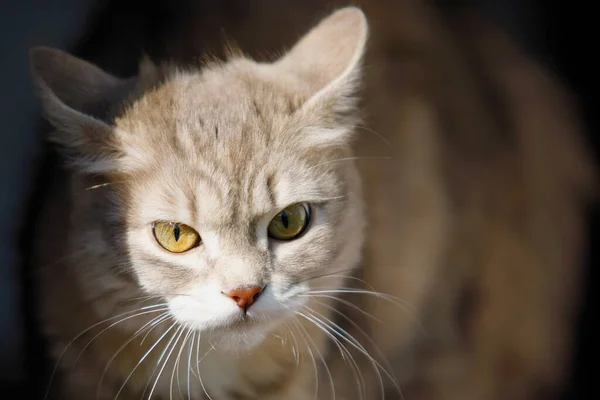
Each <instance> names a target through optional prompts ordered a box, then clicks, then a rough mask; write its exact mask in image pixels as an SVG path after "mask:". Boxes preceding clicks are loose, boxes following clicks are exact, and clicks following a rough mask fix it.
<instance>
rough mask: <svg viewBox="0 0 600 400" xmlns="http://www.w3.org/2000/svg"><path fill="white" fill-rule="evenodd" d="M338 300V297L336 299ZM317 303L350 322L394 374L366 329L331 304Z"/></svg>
mask: <svg viewBox="0 0 600 400" xmlns="http://www.w3.org/2000/svg"><path fill="white" fill-rule="evenodd" d="M334 298H336V297H334ZM314 300H315V301H317V302H318V303H319V304H321V305H322V306H324V307H326V308H328V309H329V310H331V311H332V312H334V313H336V314H337V315H339V316H341V317H342V318H344V319H345V320H346V321H348V322H349V323H350V324H352V326H353V327H354V328H355V329H357V330H358V331H359V332H360V333H361V334H362V335H363V336H364V337H365V338H366V339H367V340H368V341H369V343H370V344H371V346H373V349H374V350H375V351H376V352H377V356H378V357H380V358H381V359H382V360H383V362H384V363H385V367H386V368H387V369H388V370H389V371H390V372H392V373H393V369H392V366H391V365H390V363H389V361H388V360H387V358H386V357H385V355H384V354H383V352H382V351H381V349H380V348H379V347H378V346H377V344H376V343H375V341H374V340H373V339H372V338H371V337H370V336H369V335H368V334H367V332H365V330H364V329H362V328H361V327H360V326H359V325H358V324H357V323H356V322H354V321H353V320H352V319H351V318H350V317H348V316H347V315H346V314H344V313H343V312H341V311H340V310H338V309H336V308H335V307H332V306H330V305H329V304H326V303H325V302H322V301H319V300H318V299H314Z"/></svg>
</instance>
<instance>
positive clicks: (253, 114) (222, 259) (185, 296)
mask: <svg viewBox="0 0 600 400" xmlns="http://www.w3.org/2000/svg"><path fill="white" fill-rule="evenodd" d="M366 37H367V24H366V20H365V17H364V16H363V14H362V12H360V11H359V10H358V9H353V8H348V9H345V10H341V11H338V12H337V13H334V14H333V15H332V16H331V17H329V18H328V19H327V20H325V21H324V22H322V23H321V24H319V25H318V26H317V27H316V28H315V29H314V30H312V31H311V32H310V33H309V34H307V35H306V36H305V37H304V38H303V39H302V40H301V41H299V43H298V44H297V45H296V46H295V47H294V48H293V49H292V50H291V51H290V52H289V53H287V54H286V55H285V56H284V57H283V58H281V59H280V60H279V61H277V62H275V63H270V64H259V63H256V62H253V61H250V60H248V59H245V58H235V59H231V60H229V61H228V62H227V63H225V64H211V65H207V66H204V68H196V69H191V70H187V71H183V70H178V69H177V68H175V67H165V68H160V69H159V68H154V67H152V66H151V65H149V64H148V63H147V62H146V65H145V66H144V68H142V70H143V71H144V73H143V74H142V75H141V76H140V77H138V78H137V79H134V80H119V79H117V78H115V77H112V76H110V75H108V74H107V73H105V72H104V71H102V70H100V69H98V68H96V67H94V66H92V65H90V64H88V63H86V62H84V61H82V60H79V59H76V58H74V57H72V56H70V55H68V54H66V53H63V52H60V51H58V50H52V49H47V48H36V49H34V50H33V51H32V53H31V59H32V65H33V68H34V72H35V74H36V78H37V81H38V84H39V86H40V88H41V90H42V97H43V99H44V104H45V109H46V113H47V115H48V117H49V120H50V121H51V122H52V123H53V125H54V126H55V127H56V128H57V131H56V132H54V133H53V135H52V140H53V141H54V142H56V143H57V144H58V145H59V146H60V147H61V148H62V149H63V152H64V154H66V155H67V157H68V160H69V166H70V175H69V177H68V178H67V179H68V182H67V184H68V187H69V189H70V196H69V197H70V200H71V209H70V210H69V213H70V224H69V227H68V228H67V232H65V235H64V236H63V237H62V238H61V239H62V240H64V241H65V242H66V246H65V248H66V251H65V253H66V255H67V258H68V260H66V261H65V262H62V263H60V264H59V265H58V266H54V267H52V269H51V275H55V274H57V271H61V273H59V276H60V279H61V280H64V281H63V283H61V286H62V287H63V288H64V289H65V290H66V291H67V292H69V296H72V297H73V298H72V300H71V301H70V302H69V303H70V304H69V303H67V304H64V303H62V301H61V302H60V303H58V304H56V303H54V302H52V304H51V303H50V302H47V303H46V302H45V304H44V306H43V318H44V328H45V329H46V331H47V332H48V334H49V336H50V338H51V340H52V342H53V345H54V346H53V348H54V353H55V355H56V356H57V357H58V362H59V366H61V363H62V361H63V358H64V357H61V355H60V354H61V353H60V352H61V351H62V347H63V346H64V344H65V343H67V342H68V341H69V340H70V339H71V338H72V337H73V336H72V333H73V332H72V331H71V328H75V327H77V330H79V328H83V329H85V328H86V324H87V323H88V320H87V318H86V320H85V321H84V320H79V319H77V318H76V312H78V311H77V310H78V309H79V308H80V307H84V308H85V312H86V313H90V314H91V315H92V317H91V318H92V319H106V318H109V319H110V318H112V317H114V316H116V315H122V317H123V318H124V320H122V321H119V320H118V319H115V320H112V319H110V320H109V321H107V323H109V324H110V323H115V324H118V326H115V329H114V331H116V333H109V335H112V336H115V335H116V337H118V338H120V339H116V340H117V341H118V342H119V341H120V342H122V343H119V345H121V344H123V345H124V346H125V347H124V348H118V349H114V348H112V347H111V346H109V345H107V346H106V347H104V348H103V349H102V353H103V354H101V355H100V354H96V355H91V353H88V352H87V351H84V352H82V357H81V359H80V360H77V362H74V364H76V365H75V366H73V370H74V371H76V372H75V374H76V376H77V378H74V379H73V381H74V382H76V383H74V384H68V385H66V387H67V390H68V391H69V392H70V394H69V395H68V396H71V397H73V398H75V397H77V398H81V396H83V397H85V398H92V396H93V395H94V394H95V393H96V392H97V393H98V394H99V395H100V397H101V398H107V399H108V398H113V397H114V396H115V395H116V394H117V393H118V391H119V389H120V386H121V385H122V384H125V383H127V385H126V386H125V387H124V390H127V392H128V393H130V395H131V394H133V393H135V394H136V395H137V396H140V395H142V393H143V389H144V385H145V384H146V383H147V382H148V383H149V385H150V386H149V392H148V394H149V395H151V394H152V395H153V394H156V396H158V397H162V398H166V397H168V396H170V395H171V394H172V392H173V391H174V390H175V388H174V385H173V378H172V377H173V374H175V373H179V371H181V374H182V376H181V377H180V376H178V377H177V381H178V382H179V381H180V380H182V381H183V380H186V382H187V384H188V388H189V389H190V390H191V396H192V398H200V396H203V395H204V393H206V395H207V396H214V397H216V398H231V397H232V396H233V397H235V396H237V397H240V396H241V397H244V398H250V397H251V398H255V397H260V398H266V397H268V396H273V398H282V397H285V398H306V397H307V396H310V392H311V391H310V390H309V386H307V385H309V380H308V379H305V376H306V375H307V374H308V372H310V371H311V369H310V368H311V366H312V365H311V364H309V363H308V360H307V359H306V357H308V354H309V353H307V352H306V351H307V350H303V347H302V343H300V344H298V343H297V339H296V343H294V345H295V346H296V347H294V348H293V347H291V346H292V345H291V343H290V342H289V341H283V342H282V339H281V337H284V336H285V337H287V336H289V335H292V334H293V332H294V331H293V330H292V331H290V329H294V330H296V331H297V334H298V335H299V338H304V337H305V336H307V335H309V332H310V335H309V337H308V338H305V339H304V340H310V342H307V343H310V344H311V345H312V346H310V349H311V350H310V352H311V357H313V355H312V352H316V353H317V354H318V353H321V352H324V351H325V350H324V347H323V346H324V340H323V339H322V338H320V337H319V336H324V335H325V333H318V332H317V331H318V329H317V330H315V326H314V324H311V320H314V318H317V319H319V318H327V317H326V316H328V315H330V314H331V311H328V310H327V309H326V308H325V307H330V306H329V305H328V303H331V301H327V302H319V301H317V300H314V299H311V298H310V297H309V294H310V291H311V289H312V288H313V286H314V283H315V282H317V280H315V279H314V278H316V277H318V276H320V275H324V274H325V275H329V276H330V277H332V278H334V279H332V280H331V281H330V284H331V285H332V288H334V289H335V288H337V287H340V286H342V284H343V280H344V274H348V272H349V271H351V270H352V269H354V268H355V267H356V266H357V264H358V262H359V260H360V251H361V248H362V244H363V233H362V231H363V227H364V216H363V212H362V198H361V196H362V195H361V190H360V182H359V179H358V172H357V170H356V168H355V166H354V163H353V160H352V158H349V155H350V154H351V150H350V147H349V143H350V138H351V136H352V132H353V129H354V125H355V123H356V118H355V113H356V112H355V105H356V101H355V96H354V93H355V91H356V84H357V78H358V76H359V72H360V71H359V67H360V60H361V57H362V53H363V49H364V46H365V43H366ZM96 182H100V183H99V184H98V183H96ZM300 202H307V203H309V204H310V207H311V221H310V225H309V227H308V229H307V231H306V232H305V233H303V234H302V236H301V237H299V238H298V239H296V240H293V241H285V242H283V241H277V240H273V239H270V238H268V237H267V226H268V224H269V222H270V220H271V219H272V218H273V217H275V215H277V214H278V213H279V212H280V211H281V210H283V209H284V208H286V207H288V206H290V205H292V204H295V203H300ZM67 220H69V219H68V218H67V217H65V222H64V223H66V221H67ZM162 220H166V221H176V222H183V223H185V224H187V225H190V226H192V227H194V228H195V229H196V230H197V231H198V232H199V233H200V235H201V238H202V243H201V245H200V246H199V247H198V248H195V249H192V250H191V251H188V252H185V253H181V254H174V253H169V252H168V251H165V250H164V249H162V248H161V247H160V245H159V244H157V242H156V240H155V239H154V237H153V235H152V224H153V223H154V222H155V221H162ZM342 232H347V233H350V232H351V233H352V234H351V236H347V235H344V234H342ZM51 275H47V276H46V278H44V279H43V280H42V281H41V283H42V290H44V291H45V292H46V293H47V295H48V296H52V295H51V292H52V291H53V290H54V289H55V288H56V287H57V285H58V283H57V282H55V279H56V278H55V277H53V276H51ZM67 277H68V278H67ZM247 286H260V287H265V290H264V292H263V293H262V294H261V296H260V298H259V299H258V301H257V302H256V304H254V305H253V306H252V307H251V308H250V309H249V311H248V313H247V314H246V315H245V314H244V313H243V312H242V310H241V309H240V308H239V307H238V306H237V305H236V304H235V302H234V301H232V299H230V298H229V297H227V296H225V295H224V293H227V292H229V291H231V290H234V289H237V288H244V287H247ZM67 288H68V289H67ZM136 300H137V301H136ZM140 300H143V301H140ZM71 306H73V307H76V308H77V309H71V308H70V307H71ZM57 314H59V315H57ZM138 314H139V315H138ZM67 315H68V316H69V317H67V318H68V319H69V321H68V323H67V322H66V321H64V317H65V316H67ZM305 315H306V316H305ZM319 316H320V317H319ZM155 317H156V318H155ZM292 323H293V324H294V325H293V328H290V327H289V326H288V324H292ZM65 324H66V326H65ZM309 325H310V326H309ZM151 328H153V329H151ZM83 329H82V330H83ZM150 331H151V336H150V338H149V339H148V340H146V341H145V344H144V346H141V345H140V343H141V341H142V339H143V336H142V335H143V334H144V335H145V334H146V333H147V332H150ZM92 332H94V330H91V331H90V335H92ZM102 333H104V332H102ZM163 333H165V335H166V334H169V333H170V334H171V336H163ZM96 334H97V333H96ZM92 337H93V336H92ZM130 337H131V339H130ZM169 338H175V341H174V342H172V343H171V342H169V343H171V344H172V346H171V347H169V346H166V347H165V344H166V343H167V341H168V339H169ZM106 339H107V336H105V335H100V336H98V337H97V340H99V341H101V342H102V341H103V340H106ZM113 340H115V339H113ZM290 340H291V339H290ZM94 341H95V339H92V340H91V341H90V340H88V342H87V343H93V342H94ZM101 342H100V343H101ZM154 343H156V346H157V348H156V349H153V348H152V346H153V345H154ZM85 344H86V343H83V345H84V346H85ZM93 344H95V343H93ZM163 348H164V350H165V352H166V356H165V357H164V358H163V360H159V361H163V362H162V363H161V362H158V372H157V374H156V378H154V377H153V374H152V373H148V371H146V373H145V374H142V373H140V376H139V377H138V376H135V377H131V379H130V380H128V379H127V378H128V374H129V372H136V371H134V368H135V366H131V369H127V368H125V365H128V362H129V363H131V362H132V361H135V362H137V361H138V360H142V361H144V357H148V358H149V359H148V360H146V361H147V362H149V361H151V360H153V361H155V362H156V361H157V360H156V354H160V350H161V349H163ZM81 351H82V347H81V346H79V345H77V344H75V343H74V344H73V346H71V347H70V348H69V349H68V350H67V354H66V355H65V356H66V357H70V356H71V355H73V354H75V353H76V352H81ZM182 351H184V358H183V359H184V360H186V359H187V363H186V365H187V367H185V368H180V366H179V364H180V363H181V360H182V358H181V353H182ZM128 352H133V353H134V354H135V357H134V358H132V356H131V354H129V355H126V356H123V357H128V359H127V360H125V361H123V360H121V358H122V357H121V355H122V354H126V353H128ZM173 352H175V354H172V353H173ZM205 353H210V355H209V356H208V357H207V359H206V360H204V361H203V362H202V364H203V365H205V366H206V367H205V368H204V369H206V371H204V369H203V368H200V372H198V373H197V375H198V374H199V375H200V376H202V380H203V382H200V381H199V380H198V379H194V380H193V382H190V374H191V373H192V371H193V369H194V367H195V365H196V364H191V360H192V359H194V360H198V361H197V362H198V363H199V361H200V358H202V354H205ZM145 354H147V356H145ZM113 355H114V357H116V359H115V360H111V357H112V356H113ZM175 355H177V357H176V356H175ZM298 357H301V358H302V360H301V362H300V361H297V363H298V366H297V367H295V364H296V360H295V358H298ZM76 358H77V357H76ZM173 360H175V361H173ZM111 361H113V362H114V365H115V367H114V368H109V369H106V370H104V369H102V368H99V367H100V366H101V365H104V364H107V363H109V362H111ZM111 364H112V362H111ZM165 365H168V368H167V367H165ZM174 366H177V368H174ZM140 367H141V370H144V369H146V370H149V367H147V366H146V365H143V366H142V365H141V364H140ZM164 368H167V370H168V371H169V373H164V374H163V373H162V372H163V370H164ZM290 368H291V369H290ZM171 372H172V373H171ZM68 375H69V374H67V376H68ZM101 381H102V382H101ZM126 381H127V382H126ZM101 383H105V385H100V384H101ZM190 386H191V388H190ZM201 386H204V387H201Z"/></svg>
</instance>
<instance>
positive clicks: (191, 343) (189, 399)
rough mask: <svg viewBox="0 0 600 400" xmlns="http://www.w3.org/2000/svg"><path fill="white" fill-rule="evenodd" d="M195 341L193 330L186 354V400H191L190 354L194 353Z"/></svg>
mask: <svg viewBox="0 0 600 400" xmlns="http://www.w3.org/2000/svg"><path fill="white" fill-rule="evenodd" d="M195 339H196V331H195V330H194V331H193V333H192V338H191V339H190V351H189V354H188V367H187V372H188V374H187V392H188V400H191V399H192V394H191V393H192V392H191V390H190V373H191V371H192V353H193V352H194V341H195Z"/></svg>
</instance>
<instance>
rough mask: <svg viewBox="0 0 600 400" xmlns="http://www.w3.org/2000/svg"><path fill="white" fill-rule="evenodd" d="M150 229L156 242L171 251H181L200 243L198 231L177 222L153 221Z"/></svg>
mask: <svg viewBox="0 0 600 400" xmlns="http://www.w3.org/2000/svg"><path fill="white" fill-rule="evenodd" d="M152 231H153V232H154V238H155V239H156V241H157V242H158V244H160V245H161V246H162V247H163V248H164V249H165V250H167V251H170V252H171V253H183V252H185V251H188V250H191V249H193V248H194V247H196V246H198V245H199V244H200V235H198V232H196V231H195V230H194V229H192V228H190V227H189V226H187V225H184V224H179V223H177V222H166V221H158V222H155V223H154V224H153V225H152Z"/></svg>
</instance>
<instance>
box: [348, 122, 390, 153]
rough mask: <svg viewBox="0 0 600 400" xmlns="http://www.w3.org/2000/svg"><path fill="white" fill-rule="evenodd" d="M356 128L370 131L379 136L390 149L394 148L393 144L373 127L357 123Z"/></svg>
mask: <svg viewBox="0 0 600 400" xmlns="http://www.w3.org/2000/svg"><path fill="white" fill-rule="evenodd" d="M356 128H358V129H362V130H364V131H366V132H370V133H372V134H374V135H376V136H378V137H379V138H380V139H381V140H382V141H383V142H384V143H385V144H386V145H387V146H388V147H389V148H390V149H393V147H392V144H391V143H390V142H389V141H388V140H387V139H386V138H385V136H383V135H382V134H381V133H379V132H376V131H374V130H373V129H371V128H368V127H366V126H364V125H356Z"/></svg>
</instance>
